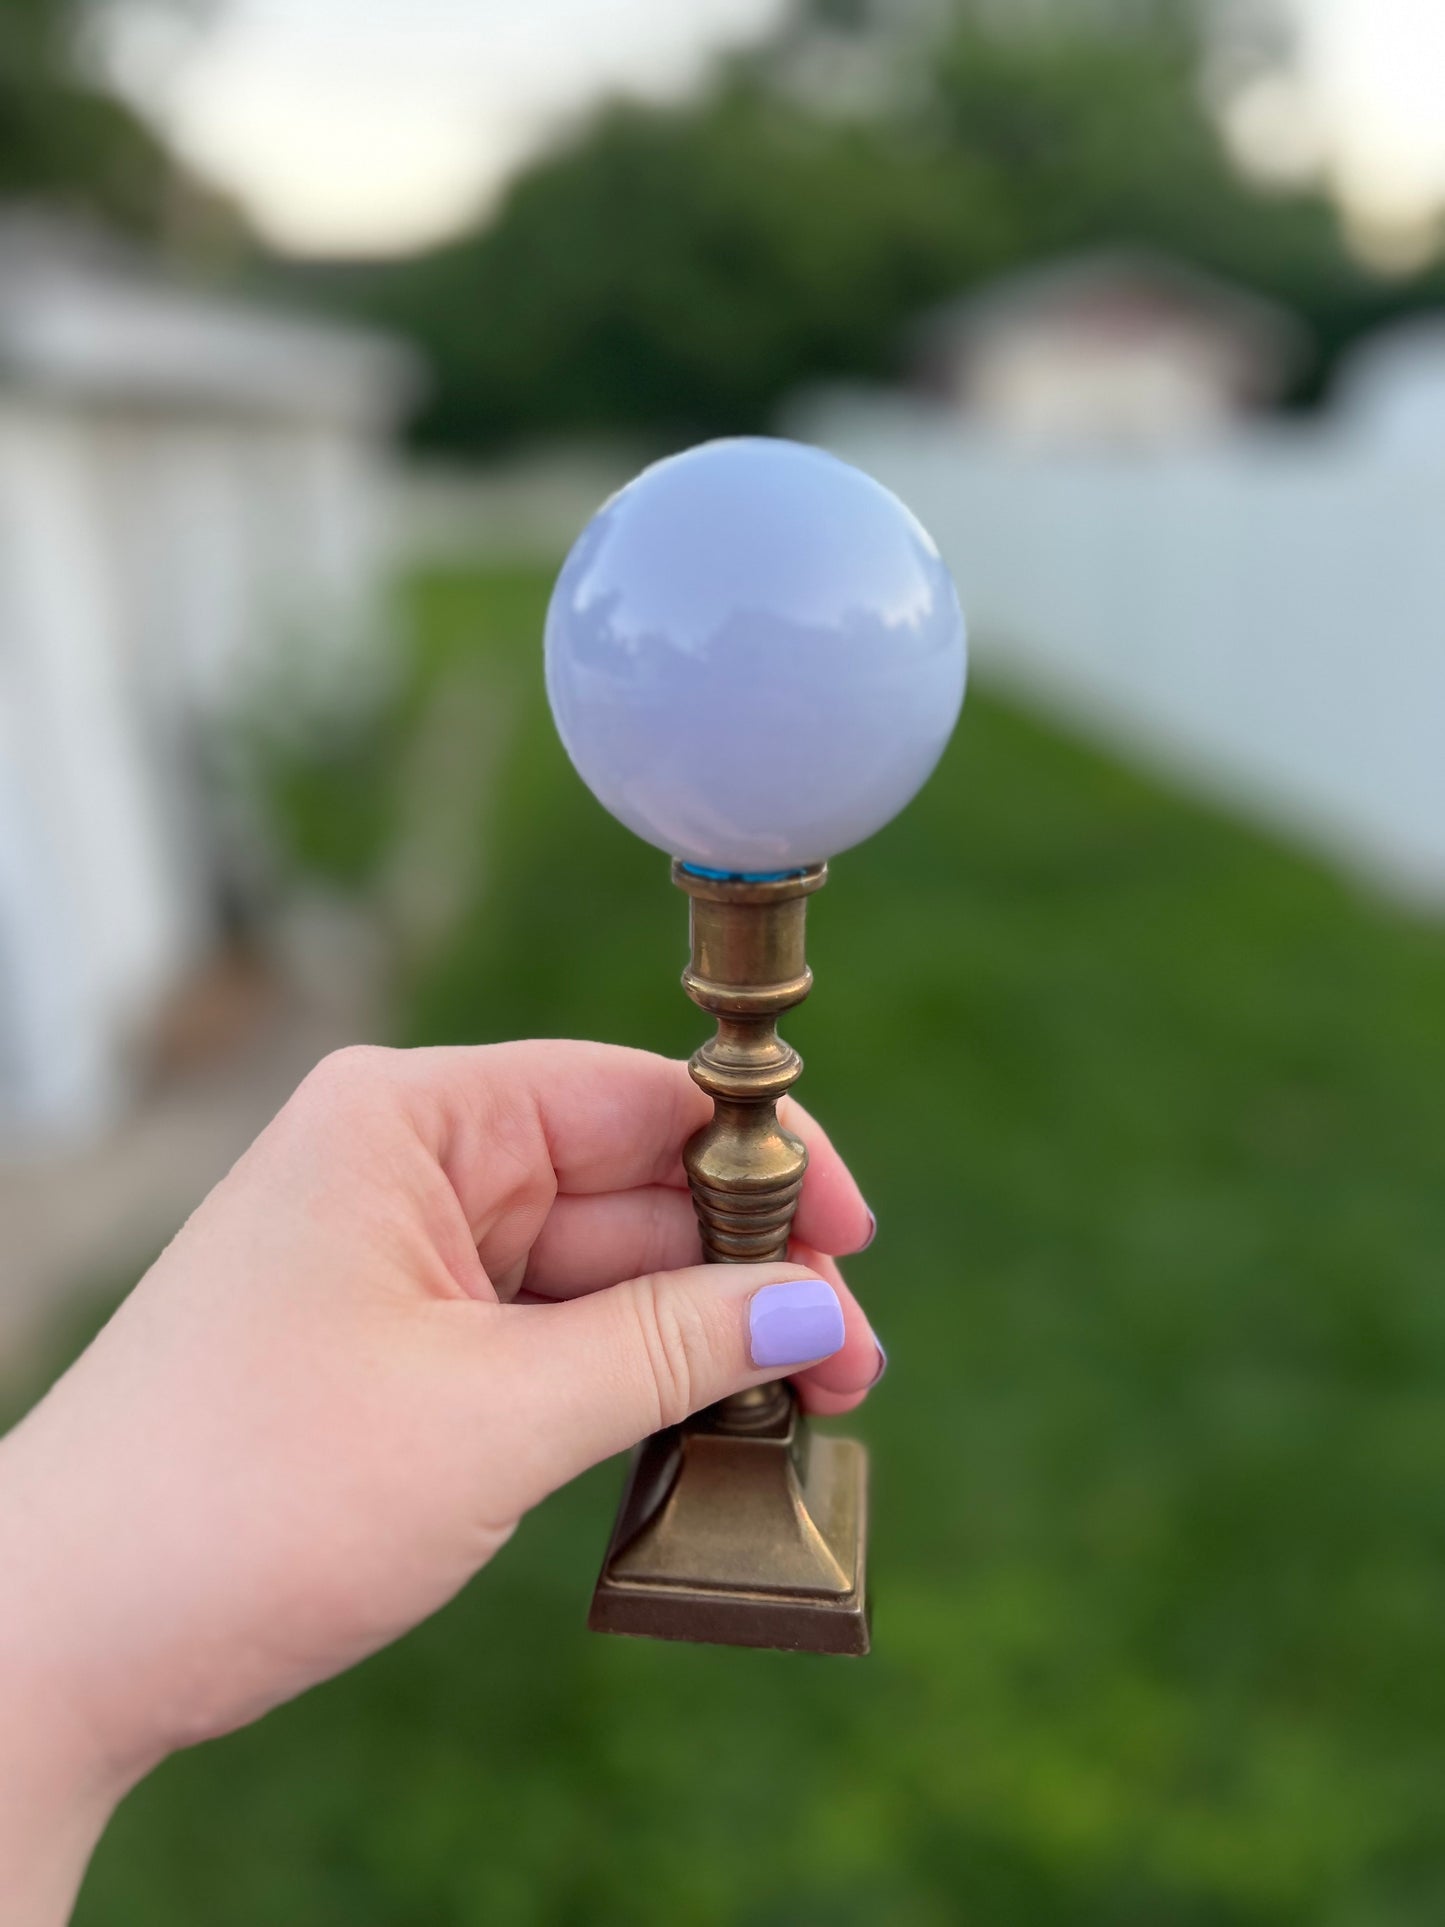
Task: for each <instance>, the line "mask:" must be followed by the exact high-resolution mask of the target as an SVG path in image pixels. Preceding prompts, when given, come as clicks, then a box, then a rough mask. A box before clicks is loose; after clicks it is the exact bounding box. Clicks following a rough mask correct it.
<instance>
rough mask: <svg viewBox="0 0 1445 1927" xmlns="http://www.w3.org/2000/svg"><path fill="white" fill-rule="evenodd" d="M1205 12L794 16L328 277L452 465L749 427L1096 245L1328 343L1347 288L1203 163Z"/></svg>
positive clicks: (1347, 312)
mask: <svg viewBox="0 0 1445 1927" xmlns="http://www.w3.org/2000/svg"><path fill="white" fill-rule="evenodd" d="M1232 4H1233V7H1234V8H1235V9H1237V7H1238V5H1239V0H1232ZM1231 17H1234V16H1233V15H1232V16H1231ZM1220 18H1221V16H1220V14H1219V10H1218V8H1217V7H1216V6H1210V5H1205V4H1203V0H1075V4H1071V5H1070V6H1068V7H1066V8H1065V7H1061V6H1060V5H1058V4H1057V0H1053V4H1046V3H1045V0H1034V4H1031V5H1024V4H1019V0H1014V4H1012V5H1010V6H1007V7H1001V6H1000V5H998V4H997V0H954V4H952V5H951V6H948V7H945V8H942V9H940V7H938V6H937V5H924V4H922V3H921V0H805V3H804V4H802V5H800V6H799V8H798V9H797V10H796V11H795V12H794V14H793V15H792V16H791V18H790V19H789V21H788V23H787V25H786V27H785V28H784V30H783V31H782V32H781V33H780V34H779V35H778V36H777V37H776V38H775V39H774V40H773V41H772V42H770V43H769V44H768V45H767V46H766V47H765V48H763V49H762V50H761V51H759V52H757V53H754V54H751V55H748V56H746V57H745V58H743V59H740V60H736V61H734V62H733V63H731V64H730V65H729V66H728V67H727V68H726V69H725V70H724V71H723V73H722V74H721V75H720V77H719V80H718V82H717V84H716V85H715V87H714V89H713V90H712V91H711V92H710V93H709V94H708V95H707V96H706V97H704V98H703V99H702V100H701V101H699V102H696V103H694V104H691V105H689V106H687V107H685V108H674V109H663V108H657V107H644V106H639V105H614V106H612V107H610V108H609V109H608V110H606V111H605V112H603V113H602V114H601V115H599V116H598V118H597V119H596V120H595V121H594V122H593V123H592V124H591V125H590V126H589V127H588V128H586V129H585V130H584V131H583V132H582V133H581V134H580V135H579V136H578V137H577V138H576V139H575V140H574V141H573V143H572V144H571V145H570V146H569V147H568V148H566V149H565V150H563V151H560V152H557V153H554V154H552V155H550V156H549V157H547V158H544V159H543V160H541V161H539V162H538V163H537V164H536V165H534V166H533V167H532V168H531V169H530V170H529V171H528V172H527V173H525V174H524V175H523V176H522V177H521V178H520V179H519V180H518V181H517V182H516V183H515V185H514V186H513V188H512V190H511V192H510V194H509V195H508V197H507V198H506V200H505V201H504V203H503V205H502V206H501V208H500V210H499V211H498V213H497V214H496V216H495V218H494V219H493V220H492V221H491V222H490V224H489V225H488V226H487V227H486V228H485V229H483V230H482V231H481V232H479V233H477V234H475V235H472V236H469V237H467V238H464V239H462V240H460V241H458V242H456V243H454V244H452V245H450V246H448V247H445V248H442V249H440V250H438V251H437V252H435V253H432V254H430V255H428V256H426V257H424V258H422V259H419V260H417V261H415V262H413V263H409V264H404V265H401V266H398V267H392V268H389V269H372V270H354V271H351V272H350V273H349V274H344V275H341V276H340V277H337V276H335V275H334V274H333V275H332V276H331V277H330V281H331V285H332V287H333V289H334V290H335V291H336V292H337V293H338V294H341V295H343V296H344V297H345V298H346V299H348V300H353V301H359V302H360V303H361V304H362V305H363V306H365V307H366V308H368V309H369V311H370V312H371V313H372V314H373V315H374V316H375V317H376V318H377V319H379V320H382V321H384V322H386V323H389V324H390V325H392V326H397V327H400V328H402V329H404V330H405V331H407V332H408V333H410V334H412V335H413V336H415V337H416V338H417V339H418V340H419V341H420V342H421V343H422V345H423V346H424V348H425V349H426V351H427V352H428V353H429V355H430V356H431V359H432V362H433V366H434V369H435V374H436V386H435V390H434V399H433V402H432V406H431V409H430V411H429V414H428V415H427V417H426V419H425V422H424V424H423V433H424V434H425V435H426V436H427V437H428V438H429V439H431V440H433V441H435V442H438V443H442V444H449V445H453V446H467V447H487V446H496V445H499V444H504V443H506V442H509V441H515V440H517V439H518V438H520V437H522V436H524V435H536V434H543V435H545V434H575V433H599V432H601V433H606V432H618V431H622V432H632V433H634V434H637V433H639V432H641V433H643V434H649V435H652V436H654V437H656V438H659V439H674V438H683V437H688V436H694V435H699V434H703V433H709V432H717V431H720V430H739V429H749V428H755V427H758V426H760V425H762V424H763V423H765V422H766V420H767V419H768V417H769V414H770V412H771V410H772V408H773V406H774V405H775V404H776V402H777V401H778V399H779V398H780V397H781V396H782V395H783V394H785V393H786V392H787V391H788V389H789V388H791V387H792V386H794V385H795V384H796V383H798V382H799V381H801V380H816V379H820V378H822V379H826V378H829V377H837V376H845V375H850V376H863V377H868V376H875V377H876V376H879V375H884V374H887V373H888V372H890V371H891V369H892V367H893V365H894V362H895V359H896V356H897V354H898V351H899V344H900V340H901V338H902V336H903V334H904V331H905V328H906V324H907V323H908V321H909V320H910V319H911V318H912V317H913V316H914V315H915V314H916V313H917V312H918V310H919V309H920V308H921V307H923V306H925V305H927V304H928V303H929V302H932V301H934V300H937V299H941V298H944V297H947V296H950V295H953V294H956V293H958V292H960V291H961V290H963V289H965V288H967V287H968V286H969V285H971V284H972V283H974V282H977V281H980V280H982V279H984V278H986V277H988V276H990V275H992V274H994V273H997V272H998V271H999V270H1001V269H1004V268H1007V267H1010V266H1014V265H1017V264H1021V263H1023V262H1025V261H1028V260H1030V259H1033V258H1037V257H1040V256H1045V255H1048V254H1052V253H1055V252H1057V251H1059V250H1063V249H1071V248H1079V247H1086V246H1090V245H1093V244H1096V243H1108V242H1119V241H1121V240H1122V241H1126V242H1138V243H1146V244H1153V245H1155V246H1157V247H1160V248H1164V249H1167V250H1170V251H1174V252H1177V253H1180V254H1183V255H1186V256H1188V257H1190V258H1192V259H1194V260H1196V261H1198V262H1200V263H1201V264H1203V265H1205V266H1207V267H1210V268H1212V269H1214V270H1215V271H1217V272H1220V273H1223V274H1226V275H1234V276H1237V277H1239V278H1241V279H1243V280H1245V281H1248V282H1250V283H1252V284H1254V285H1255V286H1257V287H1259V288H1261V289H1263V290H1265V291H1267V292H1270V293H1273V294H1275V295H1277V296H1279V297H1280V298H1282V299H1284V300H1286V301H1288V302H1290V303H1291V304H1292V305H1294V306H1295V307H1297V308H1298V309H1300V310H1301V311H1302V312H1303V313H1304V314H1305V315H1306V316H1307V317H1308V318H1310V319H1312V320H1314V321H1315V322H1316V323H1318V324H1319V325H1320V328H1321V332H1322V334H1323V336H1324V338H1325V341H1326V345H1327V346H1329V345H1331V344H1332V343H1333V341H1334V340H1335V339H1336V338H1337V337H1340V336H1342V335H1343V334H1345V333H1348V332H1349V331H1350V330H1351V328H1352V327H1353V326H1354V325H1355V317H1356V315H1357V313H1358V311H1359V309H1360V305H1361V303H1362V301H1363V300H1364V299H1365V292H1364V290H1365V284H1364V283H1363V281H1362V278H1361V276H1360V275H1359V273H1358V271H1357V270H1355V269H1354V268H1353V267H1352V266H1351V264H1350V263H1349V262H1348V261H1347V259H1346V257H1345V255H1344V253H1343V251H1342V249H1341V246H1340V243H1339V241H1338V239H1337V233H1336V224H1335V221H1334V217H1333V214H1332V212H1331V210H1330V209H1329V207H1328V206H1327V204H1326V203H1325V202H1324V200H1323V199H1322V198H1321V197H1319V196H1314V195H1295V196H1292V197H1288V198H1286V197H1283V196H1281V195H1279V194H1274V195H1265V194H1261V193H1260V192H1258V191H1257V190H1256V189H1254V188H1253V187H1252V186H1251V185H1250V184H1249V183H1247V182H1245V181H1244V180H1242V179H1241V178H1240V176H1239V175H1238V174H1237V173H1236V171H1235V170H1234V169H1233V167H1232V166H1231V164H1230V162H1229V159H1228V157H1227V155H1226V153H1225V150H1224V147H1223V144H1222V142H1221V139H1220V137H1219V133H1218V130H1217V128H1216V125H1215V123H1214V120H1213V118H1212V117H1211V114H1210V112H1209V109H1208V106H1207V105H1206V101H1205V94H1204V87H1203V74H1204V71H1205V62H1206V59H1207V58H1208V56H1209V53H1210V50H1211V46H1212V45H1213V40H1212V36H1214V35H1215V34H1216V32H1217V29H1218V25H1219V21H1220ZM1235 44H1236V46H1237V45H1238V44H1239V43H1238V39H1237V37H1236V42H1235Z"/></svg>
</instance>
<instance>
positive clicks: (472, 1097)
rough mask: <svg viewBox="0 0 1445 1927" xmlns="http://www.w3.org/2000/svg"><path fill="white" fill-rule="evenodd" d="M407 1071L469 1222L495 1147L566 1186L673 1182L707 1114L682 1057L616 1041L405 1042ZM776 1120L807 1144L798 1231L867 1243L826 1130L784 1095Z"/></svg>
mask: <svg viewBox="0 0 1445 1927" xmlns="http://www.w3.org/2000/svg"><path fill="white" fill-rule="evenodd" d="M405 1055H406V1058H407V1060H408V1061H407V1073H406V1079H407V1082H408V1084H409V1085H410V1086H411V1087H412V1089H413V1090H414V1092H415V1093H416V1095H417V1096H419V1097H421V1098H423V1099H424V1100H425V1110H426V1111H427V1113H429V1124H430V1129H429V1132H428V1135H429V1136H431V1137H432V1138H433V1148H434V1150H435V1151H436V1154H437V1157H438V1159H439V1161H440V1162H441V1164H442V1166H443V1168H444V1169H445V1170H446V1173H447V1176H448V1177H449V1178H450V1180H451V1183H452V1186H453V1188H454V1190H455V1191H456V1193H457V1196H458V1198H459V1199H460V1201H461V1204H462V1208H463V1210H464V1211H465V1212H466V1214H467V1218H468V1221H469V1223H470V1224H471V1225H472V1226H473V1228H474V1229H479V1228H480V1227H481V1226H482V1225H484V1224H485V1222H486V1221H487V1219H488V1217H489V1216H490V1214H491V1212H492V1211H493V1210H494V1209H495V1208H496V1205H497V1202H498V1196H497V1173H498V1162H499V1160H498V1151H499V1150H504V1151H505V1153H506V1154H507V1162H508V1164H509V1165H511V1166H512V1169H513V1173H514V1175H515V1172H516V1166H517V1164H518V1163H520V1164H522V1166H523V1167H524V1168H527V1167H531V1168H534V1169H535V1170H536V1171H537V1172H538V1174H539V1175H544V1174H545V1172H546V1171H547V1170H550V1171H551V1173H553V1174H554V1177H555V1187H556V1190H557V1191H559V1192H562V1193H566V1194H569V1195H572V1196H586V1195H590V1194H596V1193H600V1192H611V1191H627V1190H632V1189H634V1188H636V1187H638V1186H641V1185H653V1184H666V1185H672V1186H674V1187H678V1188H681V1187H683V1186H685V1184H686V1182H687V1179H686V1174H685V1172H684V1170H683V1163H682V1151H683V1146H684V1145H685V1144H686V1143H687V1140H688V1139H689V1138H690V1137H691V1136H692V1135H693V1133H694V1132H695V1131H698V1130H700V1129H701V1128H702V1126H703V1125H704V1124H706V1123H707V1121H708V1119H709V1118H710V1117H711V1115H712V1101H711V1099H710V1098H708V1097H707V1096H706V1095H705V1094H704V1093H703V1092H702V1091H700V1090H699V1089H698V1087H697V1086H696V1084H694V1083H693V1081H692V1079H691V1077H690V1076H689V1075H688V1071H687V1066H686V1065H685V1064H680V1063H678V1062H676V1061H675V1060H674V1059H672V1058H668V1057H660V1056H658V1055H656V1054H655V1053H654V1052H652V1051H643V1050H631V1049H628V1048H626V1047H625V1046H622V1045H618V1044H594V1043H586V1042H573V1041H567V1040H563V1039H558V1038H537V1039H532V1040H529V1041H527V1042H524V1043H508V1044H482V1045H471V1046H467V1045H458V1046H442V1047H439V1048H435V1049H431V1050H419V1051H411V1052H407V1053H406V1054H405ZM780 1112H781V1117H782V1122H783V1124H784V1125H785V1127H786V1128H787V1129H789V1130H792V1131H795V1132H796V1133H797V1135H798V1136H799V1137H800V1138H802V1140H803V1142H804V1143H805V1144H806V1145H807V1147H808V1171H807V1176H806V1177H805V1179H804V1181H803V1191H802V1196H801V1198H800V1200H799V1204H798V1216H797V1223H796V1226H795V1231H796V1235H797V1236H798V1237H800V1238H802V1239H804V1240H805V1241H806V1242H807V1243H808V1244H810V1245H813V1246H815V1247H816V1248H817V1249H818V1250H820V1251H829V1252H835V1253H843V1252H848V1251H853V1250H857V1249H858V1248H859V1247H860V1246H862V1245H863V1244H865V1243H866V1242H867V1241H868V1238H869V1236H870V1235H871V1230H872V1222H873V1221H872V1215H871V1213H870V1212H869V1210H868V1207H867V1205H866V1204H865V1203H864V1201H863V1196H862V1193H861V1192H860V1191H859V1189H858V1186H857V1184H856V1183H855V1182H854V1180H853V1177H852V1175H851V1173H850V1172H849V1170H848V1167H847V1166H846V1165H845V1164H844V1162H843V1160H842V1158H841V1157H840V1156H839V1155H838V1153H837V1151H836V1150H835V1149H834V1148H833V1145H832V1143H831V1142H830V1141H829V1139H828V1136H827V1134H826V1132H824V1131H823V1130H822V1129H821V1127H820V1126H819V1125H818V1124H817V1123H815V1122H814V1120H813V1119H812V1118H811V1117H810V1116H809V1115H808V1113H807V1112H806V1111H805V1110H804V1109H803V1107H802V1106H801V1105H800V1104H796V1103H794V1102H793V1101H792V1100H791V1099H786V1100H785V1101H784V1103H783V1105H782V1106H781V1107H780Z"/></svg>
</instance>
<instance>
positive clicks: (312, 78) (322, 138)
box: [114, 0, 1445, 265]
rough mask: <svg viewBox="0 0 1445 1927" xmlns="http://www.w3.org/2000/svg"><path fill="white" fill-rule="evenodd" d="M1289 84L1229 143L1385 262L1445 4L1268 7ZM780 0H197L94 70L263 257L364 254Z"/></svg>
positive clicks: (1271, 92)
mask: <svg viewBox="0 0 1445 1927" xmlns="http://www.w3.org/2000/svg"><path fill="white" fill-rule="evenodd" d="M1284 4H1286V5H1287V6H1289V7H1290V8H1291V9H1292V11H1293V13H1294V15H1295V19H1296V23H1297V26H1298V29H1299V49H1300V62H1299V69H1298V72H1297V74H1295V75H1294V76H1292V77H1291V78H1289V79H1286V80H1272V81H1269V82H1267V83H1264V84H1262V85H1256V86H1255V87H1254V88H1253V89H1252V90H1251V92H1250V93H1249V94H1248V95H1245V96H1243V97H1241V98H1239V99H1236V100H1235V101H1234V102H1233V103H1232V105H1231V107H1230V109H1229V112H1228V116H1227V119H1228V129H1229V133H1230V138H1231V141H1232V144H1233V145H1234V147H1235V148H1236V151H1237V152H1239V153H1240V155H1241V156H1242V157H1243V158H1244V159H1245V160H1246V162H1247V163H1248V164H1250V165H1252V166H1256V167H1258V168H1259V169H1260V171H1262V172H1264V173H1272V174H1275V175H1278V176H1281V177H1291V178H1299V177H1300V176H1302V175H1305V174H1308V173H1310V172H1314V173H1317V174H1320V175H1323V177H1324V178H1325V179H1327V180H1328V181H1329V183H1330V185H1331V186H1332V187H1333V188H1334V190H1335V191H1336V193H1337V194H1338V195H1339V197H1340V199H1341V202H1342V204H1343V206H1344V208H1345V210H1346V215H1347V220H1348V224H1349V226H1350V228H1351V231H1352V232H1353V233H1354V234H1355V235H1356V237H1357V239H1358V240H1359V241H1360V244H1361V246H1362V248H1363V250H1364V251H1365V252H1371V251H1373V252H1374V253H1375V254H1376V255H1377V257H1378V258H1379V259H1380V260H1381V261H1382V263H1384V264H1388V263H1389V260H1390V258H1391V255H1392V252H1393V254H1394V255H1397V256H1398V257H1399V259H1400V263H1401V265H1408V258H1407V257H1408V256H1409V254H1410V251H1411V248H1412V246H1413V245H1415V243H1416V242H1418V243H1420V245H1421V247H1422V248H1423V246H1424V245H1425V244H1426V243H1427V242H1428V239H1429V237H1430V235H1431V234H1432V233H1433V223H1434V220H1435V217H1436V212H1437V210H1438V208H1439V207H1440V206H1441V205H1442V204H1445V0H1284ZM785 5H786V0H211V4H210V5H209V6H208V7H206V8H203V9H202V10H201V11H200V13H199V14H198V15H195V16H192V17H190V18H187V17H186V15H185V14H184V12H182V13H181V14H179V15H178V14H177V13H174V12H172V11H170V10H169V9H159V10H156V11H154V12H151V11H149V10H147V9H145V8H144V7H142V8H141V9H139V10H135V9H132V10H131V11H130V12H128V13H127V14H125V15H123V16H122V18H123V20H124V22H125V25H124V27H123V29H122V31H121V34H120V37H119V39H118V41H117V43H116V47H115V50H114V58H115V62H116V64H117V67H118V69H119V72H120V74H121V77H122V80H123V81H124V83H125V85H126V87H127V89H128V91H129V92H130V93H131V94H132V95H134V96H135V97H136V98H137V100H138V101H139V102H140V103H141V104H142V105H143V106H144V107H145V108H146V110H147V111H148V112H149V113H150V114H151V115H152V116H153V117H154V118H155V119H156V120H158V121H159V122H160V124H161V125H162V127H163V128H164V129H165V130H166V132H167V133H168V134H169V136H170V138H171V139H172V140H173V141H174V142H175V143H176V145H177V146H178V147H179V149H180V151H181V152H182V153H183V154H185V155H187V156H188V157H189V158H190V160H191V161H192V162H193V163H194V164H195V165H196V166H197V167H198V168H199V169H200V170H201V171H202V172H203V173H204V174H205V175H206V176H208V177H209V178H210V179H212V180H213V181H215V182H216V183H217V184H218V185H220V186H222V187H223V188H225V189H226V190H228V191H229V192H230V193H231V194H232V195H234V196H235V198H236V199H237V200H239V202H240V203H241V205H242V206H243V207H244V208H245V209H246V211H247V212H248V213H249V214H250V216H251V217H252V219H253V220H254V221H255V223H256V224H257V226H258V227H259V228H260V229H261V231H262V232H263V233H264V234H265V235H266V236H267V237H268V238H269V239H270V240H271V241H273V242H274V243H276V244H277V245H278V246H280V247H282V248H286V249H291V250H294V251H296V252H300V253H321V254H386V253H394V252H399V251H404V250H406V249H408V248H412V247H417V246H422V245H425V244H426V243H428V242H430V241H433V240H436V239H439V238H441V237H443V236H444V235H446V234H448V233H450V232H452V231H454V230H456V229H457V228H458V227H459V226H461V225H462V224H463V223H465V221H466V220H467V219H468V218H469V217H470V216H473V215H475V214H476V213H477V212H478V211H480V210H482V209H484V208H485V207H486V206H487V205H488V204H489V203H490V202H491V201H492V200H493V199H494V198H495V196H496V194H497V193H498V191H499V190H500V189H501V187H502V186H504V185H505V182H506V180H507V179H508V177H509V176H510V175H511V174H512V173H513V172H514V171H515V170H516V168H517V167H518V166H519V165H520V164H522V163H523V162H524V161H525V160H526V159H527V158H528V157H529V156H530V155H531V154H533V153H535V152H536V151H537V150H538V149H539V148H540V147H542V146H544V145H545V144H546V142H547V140H548V139H549V138H550V137H552V136H553V135H554V134H555V131H556V130H557V129H558V128H559V127H560V126H565V124H566V123H567V121H568V120H569V119H570V118H573V117H575V116H577V115H578V114H580V113H582V112H584V111H585V110H586V108H587V107H588V106H589V105H591V104H592V103H593V102H595V101H596V100H598V99H599V98H601V97H603V96H604V95H606V94H608V93H612V92H617V91H626V92H630V93H634V94H638V95H642V96H644V97H648V98H654V99H656V98H668V97H670V96H675V95H677V94H680V93H683V92H685V91H686V89H687V88H688V87H689V86H691V85H694V84H695V83H696V82H697V80H698V78H699V77H700V76H701V75H702V74H703V73H704V72H705V71H706V68H707V65H708V63H709V61H710V59H711V58H712V56H713V55H714V54H715V53H717V52H718V51H720V50H722V49H724V48H727V47H729V46H736V45H740V44H744V43H746V42H747V41H749V40H752V39H756V38H757V37H759V36H760V35H761V34H762V33H764V32H765V31H766V30H767V29H768V28H769V27H770V26H771V25H773V24H774V23H775V22H776V21H777V20H778V19H779V18H780V17H781V15H782V13H783V11H784V9H785Z"/></svg>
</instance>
